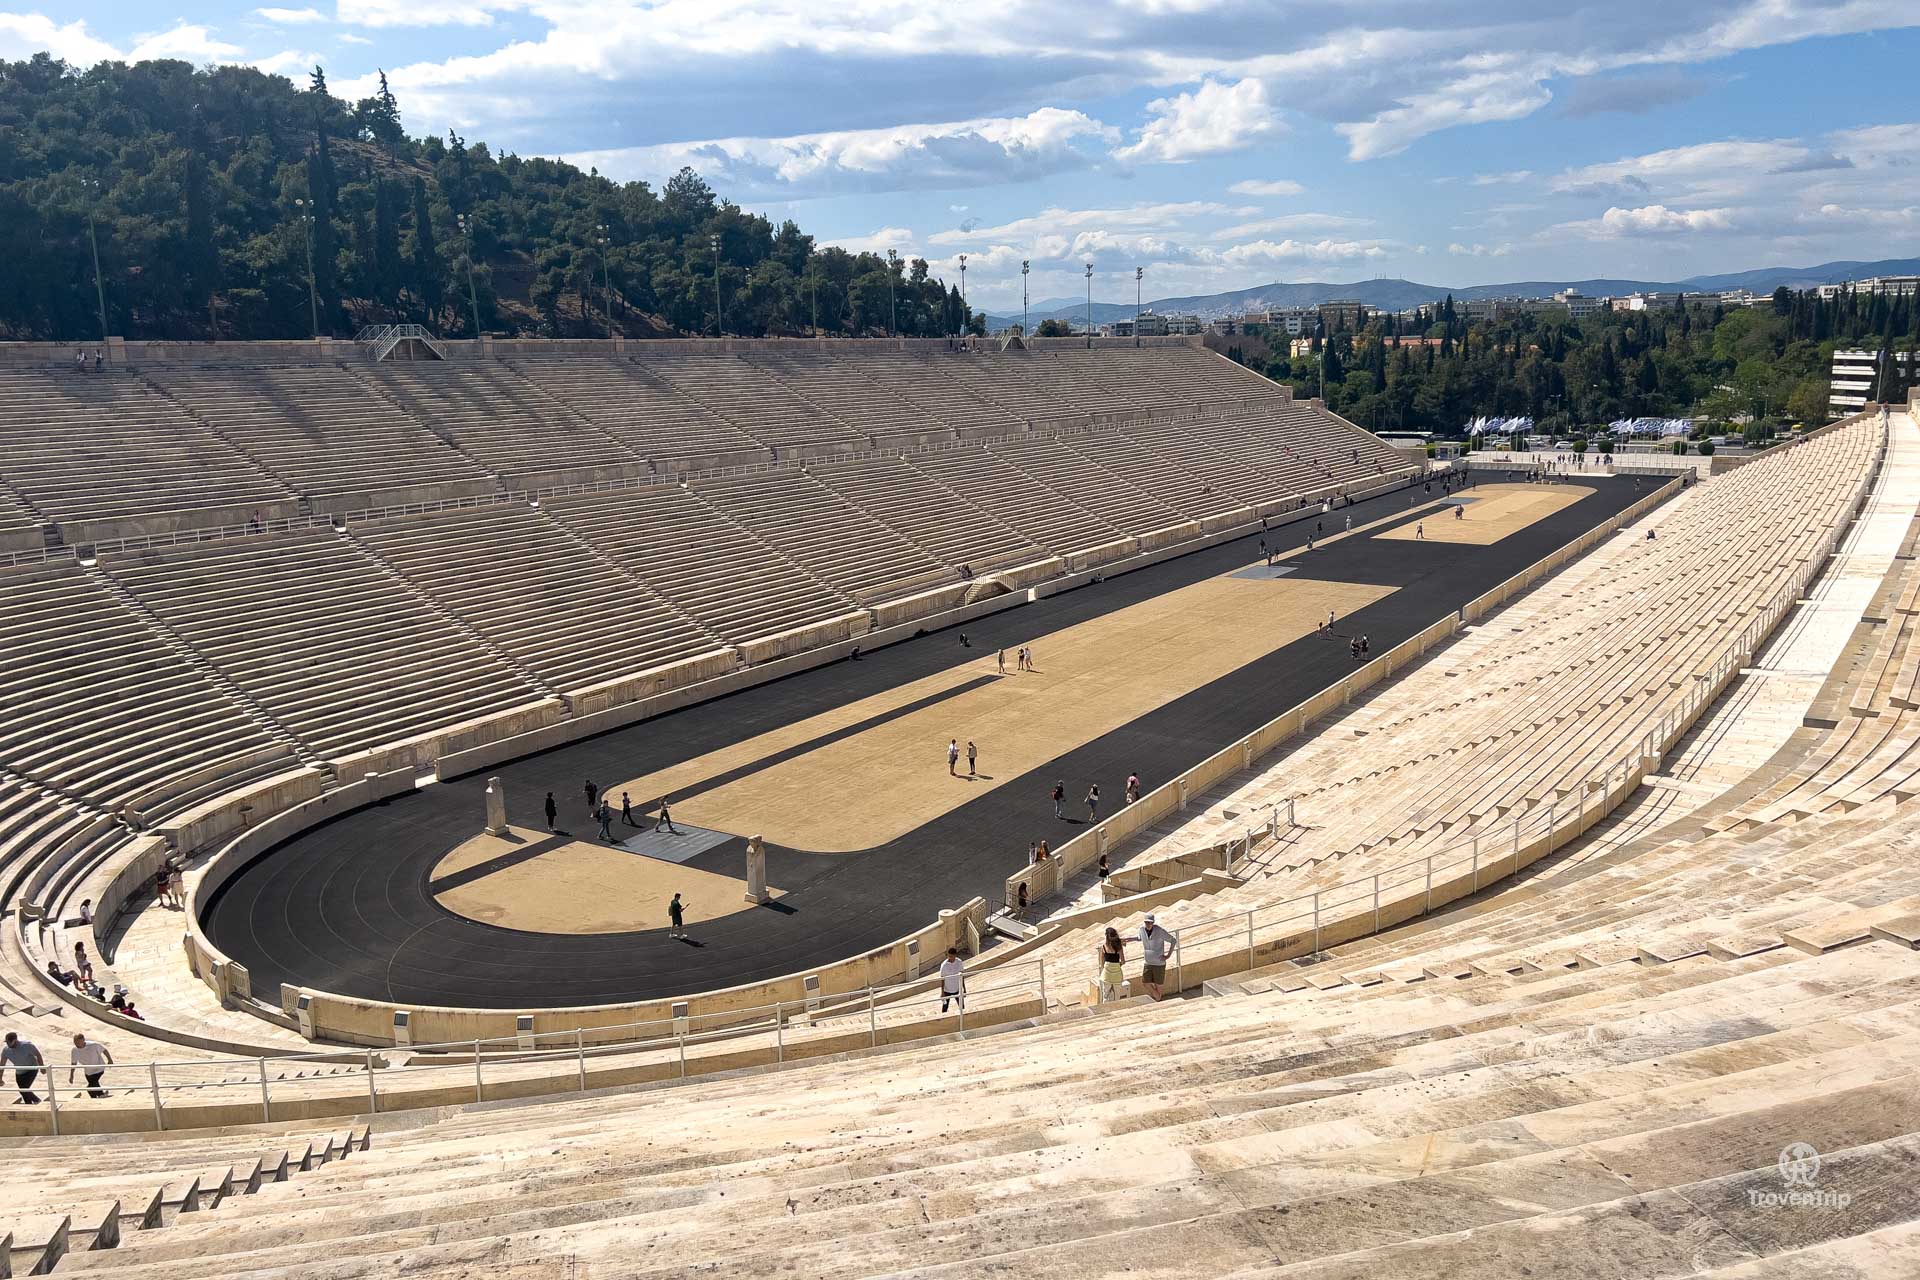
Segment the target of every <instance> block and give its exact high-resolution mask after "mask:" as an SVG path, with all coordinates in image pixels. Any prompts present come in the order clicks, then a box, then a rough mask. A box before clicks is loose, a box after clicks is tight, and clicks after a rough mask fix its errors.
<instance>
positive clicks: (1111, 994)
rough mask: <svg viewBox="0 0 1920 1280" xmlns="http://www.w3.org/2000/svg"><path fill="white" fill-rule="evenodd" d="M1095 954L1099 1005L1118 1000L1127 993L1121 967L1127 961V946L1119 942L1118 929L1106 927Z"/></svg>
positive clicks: (1125, 975)
mask: <svg viewBox="0 0 1920 1280" xmlns="http://www.w3.org/2000/svg"><path fill="white" fill-rule="evenodd" d="M1096 954H1097V955H1098V956H1099V962H1098V964H1099V972H1100V1003H1101V1004H1105V1003H1106V1002H1107V1001H1109V1000H1118V999H1119V998H1120V997H1121V996H1123V995H1125V994H1126V991H1127V971H1126V969H1125V968H1124V967H1123V966H1124V965H1125V964H1126V960H1127V944H1126V943H1125V942H1123V941H1121V938H1120V931H1119V930H1118V929H1115V928H1114V927H1113V926H1112V925H1108V926H1107V936H1106V937H1105V938H1104V939H1102V940H1101V943H1100V945H1099V947H1097V948H1096Z"/></svg>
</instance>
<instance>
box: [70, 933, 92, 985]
mask: <svg viewBox="0 0 1920 1280" xmlns="http://www.w3.org/2000/svg"><path fill="white" fill-rule="evenodd" d="M73 971H74V972H75V973H77V974H79V975H80V976H81V977H82V978H85V979H86V980H88V981H89V982H91V981H92V980H93V961H91V960H89V959H87V944H86V943H84V942H76V943H74V944H73Z"/></svg>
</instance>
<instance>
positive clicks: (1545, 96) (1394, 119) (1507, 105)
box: [1334, 69, 1553, 160]
mask: <svg viewBox="0 0 1920 1280" xmlns="http://www.w3.org/2000/svg"><path fill="white" fill-rule="evenodd" d="M1538 75H1539V71H1538V69H1530V70H1527V71H1520V72H1500V71H1495V72H1487V73H1481V74H1467V75H1461V76H1458V77H1456V78H1454V79H1453V80H1451V81H1449V82H1446V83H1443V84H1442V85H1441V86H1439V87H1438V88H1435V89H1433V90H1431V91H1429V92H1426V93H1416V94H1411V95H1409V96H1407V97H1405V98H1402V99H1401V100H1400V103H1399V105H1397V106H1394V107H1391V108H1389V109H1387V110H1385V111H1381V112H1379V113H1378V114H1376V115H1375V116H1374V117H1373V118H1372V119H1370V120H1360V121H1349V122H1345V123H1342V124H1337V125H1335V126H1334V130H1335V131H1336V132H1337V133H1339V134H1340V136H1341V137H1343V138H1345V139H1346V140H1347V156H1348V158H1349V159H1352V160H1377V159H1379V158H1381V157H1383V156H1391V155H1398V154H1399V153H1400V152H1402V151H1405V150H1406V149H1407V148H1408V147H1409V146H1410V145H1412V144H1413V143H1414V142H1415V141H1417V140H1418V139H1420V138H1424V137H1426V136H1427V135H1428V134H1430V133H1437V132H1439V131H1440V130H1441V129H1449V128H1452V127H1454V126H1455V125H1462V124H1486V123H1489V122H1491V121H1498V120H1518V119H1520V118H1521V117H1522V116H1530V115H1532V114H1533V113H1534V112H1536V111H1538V110H1539V109H1540V108H1541V107H1544V106H1546V105H1547V103H1549V102H1551V101H1553V95H1552V94H1551V93H1549V92H1547V90H1546V88H1545V87H1544V86H1543V85H1541V84H1540V82H1539V79H1538Z"/></svg>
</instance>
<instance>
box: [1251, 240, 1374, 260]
mask: <svg viewBox="0 0 1920 1280" xmlns="http://www.w3.org/2000/svg"><path fill="white" fill-rule="evenodd" d="M1391 247H1392V246H1391V245H1390V244H1389V243H1388V242H1387V241H1383V240H1281V241H1278V242H1275V241H1272V240H1252V241H1249V242H1248V243H1246V244H1237V245H1234V246H1233V247H1232V248H1231V249H1228V250H1227V251H1226V252H1225V253H1222V254H1221V255H1220V260H1221V261H1222V262H1225V263H1228V264H1230V265H1233V266H1264V265H1268V264H1275V263H1294V262H1356V261H1364V260H1366V259H1369V258H1384V257H1386V256H1387V254H1388V252H1389V250H1390V249H1391Z"/></svg>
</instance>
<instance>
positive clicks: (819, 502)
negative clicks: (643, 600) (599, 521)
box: [691, 468, 960, 603]
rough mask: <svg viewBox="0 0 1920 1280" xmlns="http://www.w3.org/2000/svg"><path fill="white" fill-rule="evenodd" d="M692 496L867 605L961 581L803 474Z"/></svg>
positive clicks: (706, 483) (743, 480)
mask: <svg viewBox="0 0 1920 1280" xmlns="http://www.w3.org/2000/svg"><path fill="white" fill-rule="evenodd" d="M691 487H692V489H693V492H694V493H695V494H696V495H697V496H698V497H700V498H701V499H702V500H703V501H705V502H708V503H711V504H712V505H713V506H714V507H715V508H716V509H718V510H720V511H721V512H723V513H724V514H725V515H726V516H727V517H728V518H730V519H731V520H733V521H734V522H735V523H737V524H739V525H741V526H742V527H744V528H746V529H747V530H749V531H750V532H752V533H753V534H754V535H755V536H756V537H758V538H761V539H763V540H765V542H766V543H767V544H768V545H769V546H772V547H774V548H775V549H777V550H778V551H779V552H780V553H781V554H782V555H784V556H786V557H787V558H788V559H790V560H792V561H793V562H794V563H795V564H797V565H799V566H800V567H801V568H803V569H805V570H806V571H807V572H809V573H811V574H812V575H814V576H815V577H817V578H819V579H820V580H821V581H823V582H826V583H828V584H830V585H831V586H832V587H834V588H835V589H836V590H837V591H839V592H841V593H842V594H843V595H846V596H848V597H850V598H852V599H854V600H856V601H859V602H861V603H874V602H878V601H881V600H886V599H892V598H895V597H899V596H905V595H911V594H913V593H915V592H917V591H924V590H927V589H929V588H932V587H936V586H941V585H944V584H946V583H950V582H957V581H959V577H960V574H959V567H958V566H957V565H947V564H942V563H941V562H940V561H939V560H937V559H935V558H934V556H933V555H932V554H931V553H930V552H928V551H927V550H926V549H925V548H923V547H919V546H916V545H915V544H914V543H913V542H912V541H910V540H909V539H908V538H907V537H906V536H904V535H903V534H901V533H900V532H899V531H898V530H896V529H894V528H891V527H889V526H888V525H886V524H884V523H882V522H881V521H880V520H879V519H877V518H876V517H875V516H874V515H872V514H871V513H870V512H868V511H866V510H864V509H863V508H860V507H857V506H855V505H854V504H853V503H851V502H849V501H847V500H846V499H845V498H843V497H841V496H840V495H839V494H837V493H835V492H834V491H833V490H832V489H830V488H828V487H827V486H826V485H824V484H822V483H820V482H819V481H818V480H815V479H814V478H813V477H812V476H811V475H809V474H808V473H807V472H806V471H804V470H800V469H798V468H779V469H775V470H768V471H757V472H752V473H749V474H745V475H711V476H700V477H697V478H695V479H694V481H693V482H692V486H691Z"/></svg>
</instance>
